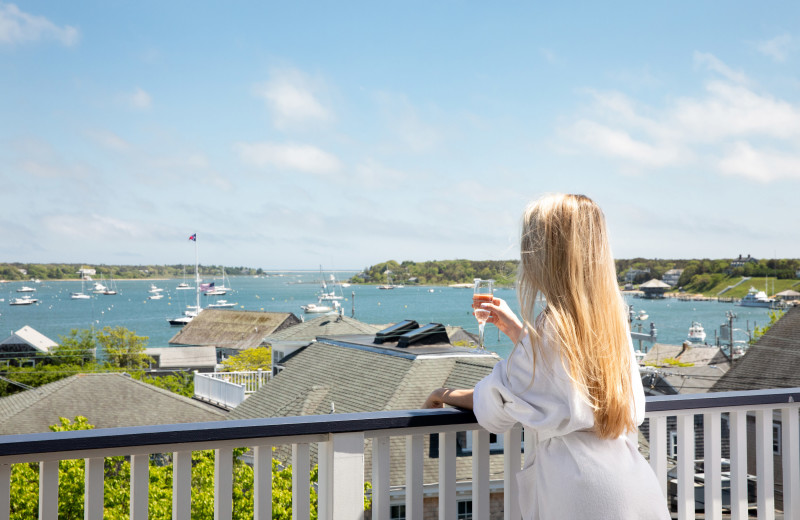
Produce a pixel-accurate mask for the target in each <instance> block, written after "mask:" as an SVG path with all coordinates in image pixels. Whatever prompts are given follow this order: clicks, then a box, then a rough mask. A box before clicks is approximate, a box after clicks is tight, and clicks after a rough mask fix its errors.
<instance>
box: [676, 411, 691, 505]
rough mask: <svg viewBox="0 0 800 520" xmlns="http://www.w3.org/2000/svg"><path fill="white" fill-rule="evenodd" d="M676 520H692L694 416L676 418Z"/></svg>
mask: <svg viewBox="0 0 800 520" xmlns="http://www.w3.org/2000/svg"><path fill="white" fill-rule="evenodd" d="M677 476H678V519H679V520H690V519H694V518H695V515H694V502H695V500H694V415H691V414H690V415H679V416H678V475H677Z"/></svg>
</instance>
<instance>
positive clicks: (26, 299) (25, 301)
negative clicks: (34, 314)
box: [8, 296, 39, 305]
mask: <svg viewBox="0 0 800 520" xmlns="http://www.w3.org/2000/svg"><path fill="white" fill-rule="evenodd" d="M34 303H39V300H37V299H36V298H32V297H30V296H23V297H22V298H14V299H13V300H11V301H10V302H8V304H9V305H33V304H34Z"/></svg>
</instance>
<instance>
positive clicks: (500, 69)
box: [0, 0, 800, 269]
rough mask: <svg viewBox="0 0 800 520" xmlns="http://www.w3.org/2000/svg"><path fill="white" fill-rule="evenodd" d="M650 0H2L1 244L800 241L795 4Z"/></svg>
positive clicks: (24, 256)
mask: <svg viewBox="0 0 800 520" xmlns="http://www.w3.org/2000/svg"><path fill="white" fill-rule="evenodd" d="M550 4H558V5H550ZM601 4H602V5H601ZM650 4H654V3H652V2H651V3H643V2H615V3H592V2H586V3H575V2H561V3H556V2H553V3H548V4H541V3H539V4H537V3H533V2H506V3H502V4H497V3H493V4H492V5H490V4H489V3H485V2H482V3H479V2H454V1H440V2H393V3H389V2H319V3H310V2H255V1H252V2H249V1H241V2H233V3H230V4H220V3H217V2H197V1H193V2H183V1H175V2H153V1H137V2H127V1H110V2H109V1H105V0H104V1H83V2H61V1H37V0H32V1H26V2H20V3H8V2H4V1H2V0H0V71H1V72H0V181H1V182H2V186H3V191H4V193H3V196H2V201H3V209H2V212H1V213H0V235H1V236H2V247H1V248H0V251H1V252H2V253H0V261H22V262H42V263H50V262H82V263H87V264H90V265H91V264H101V263H106V264H174V263H189V264H191V263H192V262H194V248H193V246H192V243H191V242H190V241H189V240H188V237H189V235H191V234H192V233H197V235H198V246H199V251H200V261H201V263H204V264H225V265H234V266H239V265H244V266H251V267H263V268H312V269H313V268H316V267H318V266H319V265H323V266H324V267H325V268H326V269H346V268H361V267H365V266H368V265H372V264H374V263H377V262H381V261H384V260H388V259H395V260H398V261H402V260H415V261H424V260H435V259H439V260H441V259H452V258H470V259H508V258H516V257H517V247H518V242H517V235H518V231H519V217H520V214H521V212H522V209H523V208H524V206H525V204H526V203H527V202H528V201H529V200H531V199H534V198H536V197H538V196H540V195H541V194H543V193H547V192H577V193H583V194H586V195H589V196H590V197H592V198H594V199H595V200H597V201H598V202H599V203H600V205H601V206H602V207H603V209H604V211H605V213H606V216H607V218H608V221H609V226H610V229H611V234H612V246H613V250H614V254H615V256H616V257H617V258H631V257H636V256H642V257H649V258H654V257H656V258H704V257H710V258H726V257H728V258H729V257H733V256H736V255H738V254H740V253H742V254H752V255H754V256H756V257H768V258H771V257H792V258H796V257H800V240H798V232H797V222H798V198H799V197H798V196H800V189H799V188H800V67H798V59H799V58H800V33H798V32H797V28H798V27H800V16H799V15H800V4H797V3H796V2H773V3H770V4H769V8H768V9H766V8H764V7H763V6H762V5H760V4H758V3H754V2H724V3H723V2H669V3H666V2H665V3H659V5H650Z"/></svg>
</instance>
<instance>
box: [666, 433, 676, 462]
mask: <svg viewBox="0 0 800 520" xmlns="http://www.w3.org/2000/svg"><path fill="white" fill-rule="evenodd" d="M667 449H668V450H669V455H670V457H673V458H676V459H677V458H678V432H676V431H672V432H669V446H668V447H667Z"/></svg>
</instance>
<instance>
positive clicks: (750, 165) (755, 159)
mask: <svg viewBox="0 0 800 520" xmlns="http://www.w3.org/2000/svg"><path fill="white" fill-rule="evenodd" d="M718 166H719V169H720V171H722V172H723V173H726V174H729V175H741V176H744V177H747V178H749V179H753V180H756V181H760V182H769V181H773V180H779V179H800V156H798V155H789V154H786V153H782V152H779V151H775V150H763V149H762V150H759V149H756V148H753V147H752V146H751V145H750V144H749V143H747V142H743V141H740V142H737V143H734V145H733V146H731V148H730V151H729V153H728V154H727V156H726V157H724V158H723V159H721V160H720V161H719V164H718Z"/></svg>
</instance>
